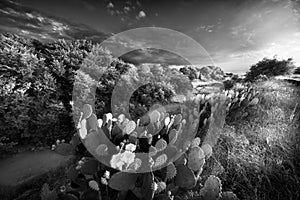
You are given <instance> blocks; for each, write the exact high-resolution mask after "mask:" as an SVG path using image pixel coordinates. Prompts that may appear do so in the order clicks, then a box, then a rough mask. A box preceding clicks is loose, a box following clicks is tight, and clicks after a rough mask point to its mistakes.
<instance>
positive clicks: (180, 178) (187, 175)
mask: <svg viewBox="0 0 300 200" xmlns="http://www.w3.org/2000/svg"><path fill="white" fill-rule="evenodd" d="M176 170H177V175H176V177H175V184H176V185H177V186H179V187H181V188H185V189H191V188H193V187H195V186H196V177H195V175H194V172H193V171H192V170H191V169H189V168H188V167H187V166H185V165H182V164H180V165H177V166H176Z"/></svg>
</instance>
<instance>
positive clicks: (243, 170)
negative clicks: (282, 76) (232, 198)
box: [214, 80, 300, 200]
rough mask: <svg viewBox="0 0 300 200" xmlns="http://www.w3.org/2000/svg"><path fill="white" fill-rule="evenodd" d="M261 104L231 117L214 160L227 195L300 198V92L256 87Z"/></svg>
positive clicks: (283, 86)
mask: <svg viewBox="0 0 300 200" xmlns="http://www.w3.org/2000/svg"><path fill="white" fill-rule="evenodd" d="M253 87H254V89H255V90H256V91H257V92H258V94H259V99H260V102H259V104H258V105H256V106H254V107H248V108H245V109H243V111H241V110H242V109H241V110H237V111H236V112H235V113H234V114H233V115H230V116H228V117H227V119H226V121H227V123H226V126H225V127H224V130H223V133H222V134H221V135H220V139H219V142H218V145H217V146H216V147H215V149H214V151H215V153H214V155H215V157H216V159H217V160H218V161H219V162H220V163H221V164H222V166H223V167H224V171H223V173H221V174H220V175H219V176H220V178H221V179H222V181H223V188H224V190H232V191H234V193H235V194H237V196H238V197H239V198H240V199H249V200H250V199H251V200H267V199H272V200H273V199H279V200H289V199H295V200H296V199H300V143H299V142H300V127H299V124H300V123H299V122H300V114H299V113H300V106H299V104H298V103H299V102H300V88H297V87H295V86H293V85H291V84H289V83H287V82H283V81H278V80H268V81H265V82H260V83H256V84H254V85H253Z"/></svg>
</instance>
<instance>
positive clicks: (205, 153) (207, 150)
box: [201, 144, 212, 158]
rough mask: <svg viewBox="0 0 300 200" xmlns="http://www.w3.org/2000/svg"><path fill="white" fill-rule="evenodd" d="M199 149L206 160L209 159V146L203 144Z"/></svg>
mask: <svg viewBox="0 0 300 200" xmlns="http://www.w3.org/2000/svg"><path fill="white" fill-rule="evenodd" d="M201 149H202V150H203V152H204V156H205V157H206V158H209V157H210V156H211V155H212V147H211V146H210V145H209V144H203V145H202V146H201Z"/></svg>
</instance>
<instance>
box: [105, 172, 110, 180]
mask: <svg viewBox="0 0 300 200" xmlns="http://www.w3.org/2000/svg"><path fill="white" fill-rule="evenodd" d="M103 176H104V178H106V179H109V178H110V172H109V171H105V173H104V175H103Z"/></svg>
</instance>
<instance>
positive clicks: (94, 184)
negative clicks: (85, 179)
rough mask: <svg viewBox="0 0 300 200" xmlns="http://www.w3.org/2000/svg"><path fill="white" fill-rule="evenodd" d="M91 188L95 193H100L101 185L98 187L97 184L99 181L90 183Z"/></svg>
mask: <svg viewBox="0 0 300 200" xmlns="http://www.w3.org/2000/svg"><path fill="white" fill-rule="evenodd" d="M88 184H89V187H90V188H91V189H93V190H95V191H99V189H100V188H99V185H98V183H97V181H95V180H91V181H89V183H88Z"/></svg>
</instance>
